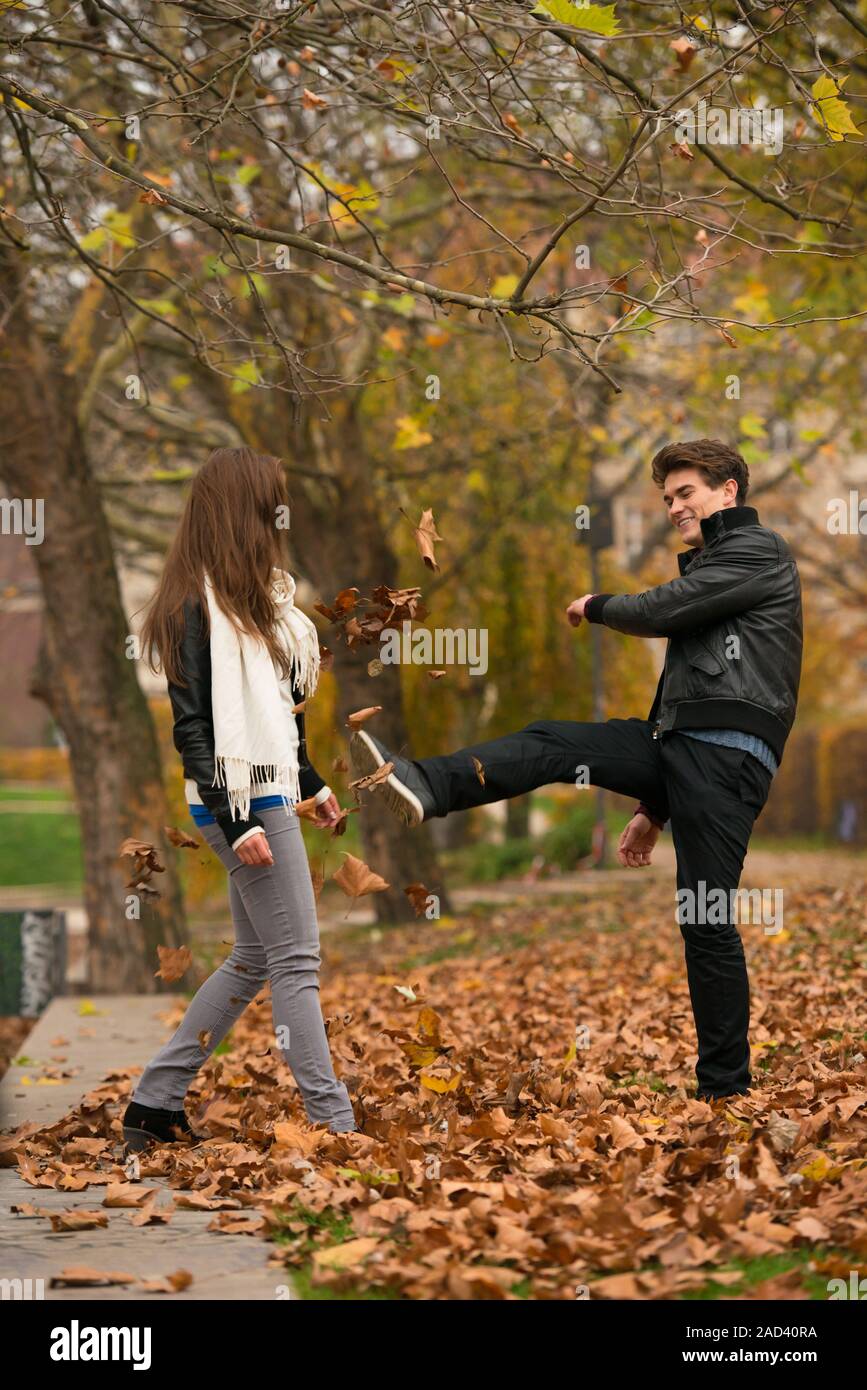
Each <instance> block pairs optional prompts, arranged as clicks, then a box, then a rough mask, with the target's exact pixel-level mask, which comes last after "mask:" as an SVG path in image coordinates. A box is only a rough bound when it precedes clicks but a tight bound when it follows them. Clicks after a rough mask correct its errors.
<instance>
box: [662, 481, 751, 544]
mask: <svg viewBox="0 0 867 1390" xmlns="http://www.w3.org/2000/svg"><path fill="white" fill-rule="evenodd" d="M737 495H738V485H737V483H736V482H735V480H734V478H729V479H727V480H726V482H724V483H723V485H722V487H718V488H714V487H711V485H710V483H708V482H707V480H706V478H705V477H704V476H703V474H702V472H701V470H700V469H698V468H673V469H672V470H671V472H670V473H669V474H668V476H667V477H666V479H665V490H664V492H663V494H662V500H663V502H664V503H665V505H666V507H667V508H668V515H669V518H670V520H671V524H672V526H674V527H675V529H676V530H677V533H678V535H679V536H680V538H681V540H682V541H683V543H684V545H689V546H702V545H704V536H703V535H702V533H701V522H702V518H703V517H706V516H713V514H714V512H720V511H722V509H723V508H724V507H735V506H737Z"/></svg>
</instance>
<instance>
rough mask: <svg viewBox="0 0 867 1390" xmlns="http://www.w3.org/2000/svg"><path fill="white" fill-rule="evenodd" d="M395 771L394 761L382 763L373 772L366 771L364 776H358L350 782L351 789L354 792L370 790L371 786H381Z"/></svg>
mask: <svg viewBox="0 0 867 1390" xmlns="http://www.w3.org/2000/svg"><path fill="white" fill-rule="evenodd" d="M393 772H394V763H393V762H387V763H380V765H379V767H377V768H374V770H373V772H365V773H364V775H363V776H361V777H356V778H355V780H354V781H353V782H350V783H349V790H350V791H353V792H363V791H368V790H369V789H370V788H371V787H379V786H381V785H382V783H383V782H387V781H388V779H389V777H390V776H391V774H392V773H393Z"/></svg>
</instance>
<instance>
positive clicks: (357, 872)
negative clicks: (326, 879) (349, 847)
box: [332, 854, 390, 898]
mask: <svg viewBox="0 0 867 1390" xmlns="http://www.w3.org/2000/svg"><path fill="white" fill-rule="evenodd" d="M332 878H333V880H334V882H335V883H336V884H337V885H338V887H340V888H342V890H343V892H344V893H345V894H346V896H347V897H348V898H361V897H364V895H365V894H366V893H382V892H383V891H384V890H385V889H386V888H388V887H390V885H389V884H388V883H386V881H385V879H384V878H381V877H380V875H379V874H375V873H374V872H373V870H372V869H371V868H369V867H368V865H367V864H365V863H364V860H363V859H356V857H355V855H354V854H346V856H345V859H344V862H343V863H342V864H341V866H340V868H339V869H338V870H337V872H336V873H335V874H332Z"/></svg>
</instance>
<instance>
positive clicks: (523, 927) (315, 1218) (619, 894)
mask: <svg viewBox="0 0 867 1390" xmlns="http://www.w3.org/2000/svg"><path fill="white" fill-rule="evenodd" d="M673 911H674V909H673V905H672V893H671V889H670V888H669V887H667V886H664V885H662V884H656V883H652V882H647V881H642V882H638V881H636V883H635V884H634V885H632V884H630V885H621V886H618V887H612V889H611V891H610V892H608V891H606V892H605V893H604V894H600V895H598V896H594V898H593V899H592V900H591V901H590V902H589V903H588V902H585V903H582V904H581V905H580V906H577V907H576V905H575V904H571V903H568V904H564V903H562V902H559V903H557V904H555V905H551V903H550V902H549V903H546V902H545V901H544V900H543V901H539V900H531V899H527V900H526V901H524V902H521V901H516V902H515V903H514V904H513V905H510V906H509V907H508V908H506V909H503V908H502V907H490V908H487V909H486V908H484V907H479V908H477V909H475V910H474V911H473V912H472V913H471V914H469V915H466V916H464V917H462V918H460V919H452V920H450V921H444V922H440V923H437V922H429V921H427V920H426V919H420V921H419V922H418V923H417V924H416V925H413V926H411V927H407V928H401V929H395V930H391V931H387V932H385V931H383V932H372V933H371V932H370V931H356V932H354V933H350V934H347V935H346V936H344V937H340V938H337V937H336V934H335V935H334V936H331V935H329V936H328V937H327V938H326V941H325V951H324V956H325V963H324V970H323V991H322V999H323V1008H324V1012H325V1014H326V1016H327V1017H328V1018H329V1032H330V1036H331V1040H332V1050H333V1053H334V1057H335V1064H336V1066H337V1068H338V1070H339V1071H340V1072H341V1074H342V1075H343V1076H344V1077H345V1079H346V1080H347V1083H348V1084H349V1087H350V1091H351V1092H352V1094H353V1098H354V1101H355V1104H356V1108H357V1112H358V1114H359V1116H363V1123H364V1133H362V1134H359V1135H351V1136H333V1135H329V1134H328V1133H327V1132H326V1131H324V1130H323V1129H317V1128H314V1127H312V1126H310V1125H308V1124H307V1123H306V1121H305V1119H304V1115H303V1109H302V1107H301V1105H300V1101H299V1097H298V1093H297V1091H296V1089H295V1087H294V1083H292V1081H291V1078H290V1074H289V1072H288V1070H287V1068H286V1067H285V1065H284V1063H283V1062H282V1061H281V1060H280V1059H279V1056H278V1055H277V1054H276V1053H275V1050H274V1047H273V1037H272V1033H271V1015H270V1002H269V1000H268V998H267V995H262V996H260V998H259V999H258V1000H257V1001H256V1002H255V1003H254V1004H253V1005H252V1006H251V1007H250V1008H249V1009H248V1010H247V1012H246V1014H245V1016H244V1017H243V1019H242V1020H241V1021H240V1022H239V1023H238V1024H237V1025H236V1027H235V1029H234V1031H233V1033H232V1035H231V1039H230V1042H229V1046H228V1048H227V1049H226V1050H222V1051H221V1054H220V1055H219V1056H214V1057H212V1058H211V1060H210V1062H209V1063H208V1064H207V1066H206V1067H205V1068H204V1069H203V1070H202V1072H201V1073H200V1074H199V1080H198V1084H197V1087H196V1089H195V1090H194V1091H191V1093H190V1096H189V1097H188V1107H187V1109H188V1114H189V1115H190V1118H191V1121H192V1122H193V1123H194V1125H196V1126H197V1127H199V1128H200V1129H202V1130H204V1131H206V1132H207V1133H208V1134H209V1136H210V1137H209V1139H208V1140H207V1141H206V1142H203V1143H201V1144H198V1145H197V1146H195V1147H187V1148H184V1147H179V1146H172V1147H170V1148H162V1149H160V1150H158V1151H156V1152H153V1153H152V1154H151V1155H149V1156H147V1157H145V1158H143V1159H142V1161H141V1165H140V1172H139V1174H138V1177H137V1178H136V1174H135V1171H134V1169H130V1170H128V1171H125V1170H124V1169H123V1167H122V1166H120V1164H119V1161H118V1160H119V1156H120V1148H119V1145H118V1139H119V1133H120V1130H119V1118H118V1117H119V1114H120V1110H121V1107H122V1104H123V1102H124V1099H125V1097H126V1095H127V1094H128V1091H129V1088H130V1080H129V1074H128V1073H125V1072H119V1073H117V1074H116V1075H115V1076H113V1077H110V1078H107V1080H106V1083H105V1084H104V1085H103V1086H101V1087H100V1088H99V1089H98V1090H97V1091H95V1092H93V1093H92V1094H90V1095H89V1096H87V1097H86V1098H85V1099H84V1101H83V1103H82V1105H81V1107H80V1108H79V1109H78V1110H77V1111H76V1112H75V1113H74V1114H73V1115H72V1116H70V1117H68V1118H67V1119H66V1120H64V1121H63V1122H62V1123H60V1124H56V1125H54V1126H52V1127H51V1128H49V1129H47V1130H44V1131H41V1132H38V1133H36V1134H32V1133H31V1134H29V1135H27V1136H18V1137H17V1138H16V1139H13V1140H12V1141H9V1140H6V1141H5V1147H6V1149H7V1155H6V1159H5V1161H6V1162H9V1161H14V1159H12V1153H13V1152H14V1153H17V1154H18V1155H19V1157H20V1159H21V1168H20V1171H21V1172H22V1174H23V1176H24V1177H25V1178H27V1180H28V1181H30V1182H31V1183H32V1184H33V1185H34V1186H35V1187H39V1186H51V1187H61V1188H68V1189H69V1191H70V1192H71V1193H74V1192H76V1191H80V1192H86V1191H87V1189H88V1188H92V1187H94V1186H96V1187H97V1188H98V1187H99V1186H104V1187H106V1189H108V1188H109V1187H110V1189H111V1194H112V1199H113V1202H115V1203H116V1202H117V1201H118V1200H119V1199H120V1196H121V1195H122V1193H120V1192H119V1190H118V1184H120V1185H121V1188H122V1185H123V1184H125V1183H129V1184H130V1185H131V1190H130V1193H129V1200H130V1201H131V1202H132V1203H134V1204H136V1205H138V1204H142V1205H144V1206H145V1212H143V1214H142V1220H143V1221H144V1220H146V1219H147V1215H146V1212H147V1202H148V1201H149V1200H150V1198H149V1197H148V1196H147V1191H148V1189H147V1182H148V1179H149V1178H152V1177H156V1176H159V1177H161V1178H163V1179H165V1180H167V1181H168V1183H169V1184H170V1186H171V1187H172V1188H173V1189H175V1191H176V1197H177V1200H178V1201H179V1202H182V1203H184V1204H190V1203H193V1204H195V1205H197V1206H200V1207H201V1208H203V1209H208V1208H211V1207H212V1208H213V1211H214V1217H213V1223H212V1224H213V1227H214V1229H215V1231H219V1230H221V1229H224V1230H235V1231H238V1230H243V1231H249V1232H250V1234H251V1235H254V1236H262V1237H265V1238H268V1239H271V1240H273V1241H274V1242H275V1251H274V1259H275V1263H276V1262H277V1261H280V1262H284V1261H285V1262H286V1263H287V1265H288V1267H289V1268H290V1269H291V1270H293V1271H294V1273H295V1278H296V1281H297V1287H298V1288H300V1290H301V1291H302V1293H304V1294H305V1295H306V1296H311V1297H329V1296H332V1297H333V1296H337V1297H340V1296H344V1297H346V1296H349V1297H357V1296H359V1295H360V1296H365V1297H377V1296H380V1297H401V1296H402V1297H408V1298H413V1299H431V1298H434V1299H439V1298H446V1299H448V1298H473V1299H474V1298H522V1297H523V1298H527V1297H529V1298H545V1299H547V1298H569V1299H574V1298H575V1297H576V1296H579V1297H581V1296H586V1292H584V1291H588V1292H589V1296H590V1297H594V1298H596V1297H601V1298H623V1297H626V1298H641V1299H653V1298H672V1297H680V1296H686V1297H708V1296H710V1297H735V1298H810V1297H814V1298H827V1297H828V1296H829V1295H828V1291H827V1283H828V1280H829V1279H831V1278H833V1277H841V1278H843V1279H844V1280H847V1281H848V1279H849V1276H850V1272H851V1271H852V1270H857V1271H858V1272H859V1275H861V1276H863V1275H864V1274H867V1215H865V1211H867V1149H865V1138H867V1066H865V1060H864V1052H865V1051H867V1032H865V1029H867V1023H865V1018H864V1011H863V1000H864V992H865V991H864V985H865V969H864V946H863V939H862V933H863V902H862V899H861V895H860V894H859V893H858V892H857V891H855V890H854V889H853V890H850V889H841V888H835V887H833V886H828V885H820V886H816V887H815V888H813V889H810V890H801V891H799V892H798V894H797V895H796V896H792V895H790V896H789V899H788V901H787V908H786V928H785V931H783V932H781V933H779V934H778V935H775V936H774V935H764V934H763V933H762V931H761V928H759V927H754V926H747V925H745V926H744V927H742V929H741V930H742V934H743V936H744V940H745V944H746V946H747V951H748V955H749V956H750V958H751V964H750V974H751V984H752V1029H751V1041H752V1045H753V1070H754V1077H755V1085H754V1090H753V1091H752V1093H751V1094H750V1095H749V1096H748V1097H739V1098H737V1099H733V1100H730V1101H728V1102H722V1103H718V1104H717V1105H715V1106H714V1107H711V1106H710V1105H708V1104H706V1103H704V1102H701V1101H697V1100H696V1099H695V1098H694V1090H695V1082H694V1074H693V1067H694V1062H695V1053H694V1034H693V1027H692V1019H691V1014H690V1010H689V1001H688V996H687V991H686V981H685V974H684V968H683V962H682V945H681V941H680V936H679V933H678V930H677V927H676V926H675V925H674V922H673ZM179 1007H180V1006H179ZM576 1042H577V1045H576ZM35 1200H38V1199H35ZM87 1205H89V1206H93V1200H90V1201H89V1202H88V1203H87ZM155 1219H156V1217H155ZM210 1238H211V1239H214V1240H215V1241H217V1242H218V1241H219V1236H218V1235H216V1234H215V1235H213V1236H211V1237H210ZM215 1253H216V1257H217V1258H218V1257H219V1251H218V1248H217V1251H216V1252H215Z"/></svg>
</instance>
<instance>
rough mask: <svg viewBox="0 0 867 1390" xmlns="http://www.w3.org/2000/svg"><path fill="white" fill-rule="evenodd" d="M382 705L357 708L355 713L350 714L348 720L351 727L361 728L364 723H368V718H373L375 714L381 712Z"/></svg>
mask: <svg viewBox="0 0 867 1390" xmlns="http://www.w3.org/2000/svg"><path fill="white" fill-rule="evenodd" d="M381 709H382V705H368V706H367V708H366V709H357V710H356V711H355V713H354V714H350V715H349V717H348V718H347V720H346V722H347V724H348V725H349V727H350V729H360V728H361V726H362V724H366V723H367V721H368V719H372V718H373V716H374V715H375V714H379V712H380V710H381Z"/></svg>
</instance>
